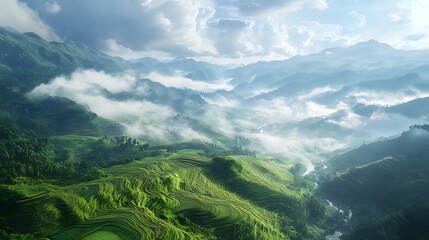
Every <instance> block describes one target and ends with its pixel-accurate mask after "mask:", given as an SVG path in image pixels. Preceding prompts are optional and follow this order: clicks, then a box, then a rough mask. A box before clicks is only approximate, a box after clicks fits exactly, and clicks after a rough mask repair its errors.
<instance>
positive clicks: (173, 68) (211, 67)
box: [132, 57, 230, 82]
mask: <svg viewBox="0 0 429 240" xmlns="http://www.w3.org/2000/svg"><path fill="white" fill-rule="evenodd" d="M132 62H133V68H135V69H136V70H138V71H140V72H143V73H151V72H158V73H161V74H163V75H167V76H177V75H183V77H186V78H188V79H191V80H195V81H203V82H212V81H218V80H219V79H220V78H222V77H223V72H224V71H225V70H227V69H228V68H230V67H229V66H223V65H216V64H211V63H207V62H203V61H197V60H195V59H192V58H183V57H179V58H174V59H171V60H169V61H158V60H156V59H153V58H148V57H145V58H141V59H136V60H132Z"/></svg>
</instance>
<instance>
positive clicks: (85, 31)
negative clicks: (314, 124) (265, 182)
mask: <svg viewBox="0 0 429 240" xmlns="http://www.w3.org/2000/svg"><path fill="white" fill-rule="evenodd" d="M0 9H1V10H0V26H3V27H12V28H14V29H16V30H17V31H20V32H29V31H32V32H35V33H37V34H39V35H40V36H42V37H43V38H45V39H47V40H50V41H67V40H73V41H79V42H83V43H85V44H87V45H89V46H91V47H94V48H96V49H98V50H102V51H104V52H107V53H109V54H111V55H115V56H121V57H124V58H140V57H147V56H148V57H156V58H159V59H163V58H174V57H192V58H196V59H199V60H204V61H209V62H214V63H250V62H255V61H260V60H276V59H285V58H288V57H291V56H294V55H305V54H311V53H315V52H319V51H321V50H323V49H325V48H331V47H344V46H350V45H353V44H355V43H357V42H361V41H367V40H369V39H375V40H377V41H380V42H385V43H388V44H390V45H392V46H393V47H395V48H400V49H426V48H428V47H429V35H428V33H429V21H428V17H427V13H428V12H429V1H427V0H408V1H403V0H377V1H373V0H72V1H70V0H1V1H0Z"/></svg>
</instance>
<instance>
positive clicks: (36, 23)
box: [0, 0, 59, 40]
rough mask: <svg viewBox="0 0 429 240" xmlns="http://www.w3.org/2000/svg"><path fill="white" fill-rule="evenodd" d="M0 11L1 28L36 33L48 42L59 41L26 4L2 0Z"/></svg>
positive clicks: (13, 0) (16, 0) (15, 0)
mask: <svg viewBox="0 0 429 240" xmlns="http://www.w3.org/2000/svg"><path fill="white" fill-rule="evenodd" d="M0 9H1V11H0V26H2V27H12V28H14V29H15V30H17V31H19V32H35V33H37V34H38V35H40V36H41V37H43V38H44V39H46V40H59V38H58V36H57V35H56V34H55V33H54V32H53V30H52V29H51V28H50V27H49V26H48V25H46V24H45V23H44V22H43V21H42V20H41V19H40V18H39V16H38V15H37V13H36V12H35V11H34V10H33V9H31V8H29V7H28V6H27V5H26V4H25V3H22V2H19V1H18V0H2V1H0Z"/></svg>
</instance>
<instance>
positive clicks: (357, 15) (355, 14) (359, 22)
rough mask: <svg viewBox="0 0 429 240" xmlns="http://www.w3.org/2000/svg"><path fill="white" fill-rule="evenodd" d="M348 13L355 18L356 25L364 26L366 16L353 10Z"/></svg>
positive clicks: (366, 20)
mask: <svg viewBox="0 0 429 240" xmlns="http://www.w3.org/2000/svg"><path fill="white" fill-rule="evenodd" d="M349 15H350V16H352V17H353V18H354V19H356V25H357V27H359V28H362V27H365V26H366V25H367V23H368V19H367V17H366V16H365V15H363V14H362V13H359V12H357V11H355V10H353V11H351V12H349Z"/></svg>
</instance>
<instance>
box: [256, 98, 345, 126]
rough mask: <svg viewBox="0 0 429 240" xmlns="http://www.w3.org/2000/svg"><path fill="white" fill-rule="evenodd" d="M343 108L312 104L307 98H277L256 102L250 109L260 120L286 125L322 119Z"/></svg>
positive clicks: (340, 106)
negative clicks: (316, 118)
mask: <svg viewBox="0 0 429 240" xmlns="http://www.w3.org/2000/svg"><path fill="white" fill-rule="evenodd" d="M305 95H307V94H305ZM303 96H304V95H303ZM268 106H269V107H268ZM343 108H345V106H343V105H342V104H339V105H338V106H336V107H335V108H330V107H328V106H325V105H321V104H318V103H316V102H313V101H312V100H310V99H308V97H307V98H305V99H303V98H302V97H298V99H296V100H295V99H286V98H284V97H279V98H274V99H272V100H259V101H257V102H256V104H255V105H254V106H253V107H252V111H254V112H255V113H256V114H257V115H258V116H263V117H262V118H263V119H266V121H269V123H286V122H291V121H301V120H304V119H307V118H313V117H324V116H327V115H329V114H332V113H334V112H336V111H338V110H340V109H343Z"/></svg>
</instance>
